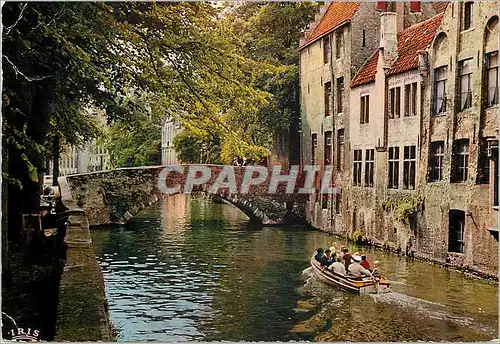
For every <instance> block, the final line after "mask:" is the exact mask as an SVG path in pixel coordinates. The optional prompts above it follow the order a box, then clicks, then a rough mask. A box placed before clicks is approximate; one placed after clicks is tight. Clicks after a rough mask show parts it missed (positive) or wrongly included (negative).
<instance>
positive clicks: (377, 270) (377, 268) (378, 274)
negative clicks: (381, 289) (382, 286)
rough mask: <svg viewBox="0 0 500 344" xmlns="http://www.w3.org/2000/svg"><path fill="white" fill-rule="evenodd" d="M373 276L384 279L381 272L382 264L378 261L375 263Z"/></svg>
mask: <svg viewBox="0 0 500 344" xmlns="http://www.w3.org/2000/svg"><path fill="white" fill-rule="evenodd" d="M372 276H373V277H379V278H380V277H382V273H381V272H380V262H379V261H378V260H376V261H374V262H373V270H372Z"/></svg>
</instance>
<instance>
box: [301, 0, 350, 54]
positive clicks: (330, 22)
mask: <svg viewBox="0 0 500 344" xmlns="http://www.w3.org/2000/svg"><path fill="white" fill-rule="evenodd" d="M359 5H360V4H359V2H332V3H331V4H330V5H329V6H328V9H327V10H326V12H325V14H324V15H323V18H321V20H320V22H319V23H318V25H317V26H316V28H315V29H314V30H313V32H311V34H310V35H309V37H307V40H306V41H305V43H304V44H302V45H301V46H300V47H299V50H300V49H303V48H305V47H306V46H307V45H309V44H311V43H312V42H314V41H316V40H318V39H319V38H321V37H323V36H325V35H327V34H328V33H330V32H332V31H333V30H335V29H336V28H338V27H339V26H341V25H343V24H345V23H347V22H349V21H351V20H352V18H353V17H354V14H355V13H356V11H357V10H358V8H359Z"/></svg>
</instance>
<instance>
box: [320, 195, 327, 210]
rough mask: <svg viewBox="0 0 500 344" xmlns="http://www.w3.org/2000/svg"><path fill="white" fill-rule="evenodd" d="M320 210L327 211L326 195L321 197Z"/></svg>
mask: <svg viewBox="0 0 500 344" xmlns="http://www.w3.org/2000/svg"><path fill="white" fill-rule="evenodd" d="M321 209H328V194H323V195H321Z"/></svg>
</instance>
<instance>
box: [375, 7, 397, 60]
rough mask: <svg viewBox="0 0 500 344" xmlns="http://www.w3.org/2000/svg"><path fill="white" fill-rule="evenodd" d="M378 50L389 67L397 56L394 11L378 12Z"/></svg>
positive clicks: (395, 16) (395, 17)
mask: <svg viewBox="0 0 500 344" xmlns="http://www.w3.org/2000/svg"><path fill="white" fill-rule="evenodd" d="M379 50H380V52H381V53H382V56H383V58H384V61H385V67H387V68H389V67H390V66H391V64H392V63H393V62H394V60H395V59H396V58H397V56H398V38H397V15H396V13H394V12H384V13H381V14H380V45H379Z"/></svg>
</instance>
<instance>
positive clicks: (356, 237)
mask: <svg viewBox="0 0 500 344" xmlns="http://www.w3.org/2000/svg"><path fill="white" fill-rule="evenodd" d="M362 239H363V235H362V234H361V233H360V232H358V231H356V232H354V233H353V234H352V240H354V241H355V242H359V241H361V240H362Z"/></svg>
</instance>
